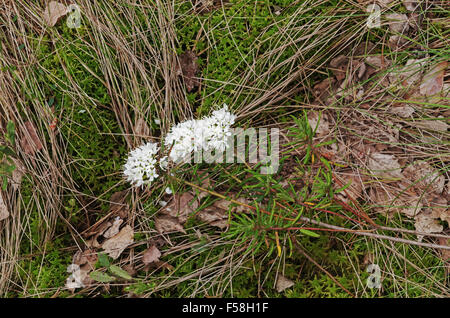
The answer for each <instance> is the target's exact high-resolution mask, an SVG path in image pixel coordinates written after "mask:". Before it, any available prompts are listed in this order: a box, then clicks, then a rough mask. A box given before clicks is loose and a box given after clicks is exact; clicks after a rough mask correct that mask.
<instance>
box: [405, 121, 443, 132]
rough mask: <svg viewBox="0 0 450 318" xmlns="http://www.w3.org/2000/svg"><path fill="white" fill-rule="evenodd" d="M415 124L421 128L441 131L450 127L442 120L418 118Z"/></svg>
mask: <svg viewBox="0 0 450 318" xmlns="http://www.w3.org/2000/svg"><path fill="white" fill-rule="evenodd" d="M414 124H415V126H418V127H421V128H425V129H429V130H433V131H440V132H446V131H447V130H448V128H449V125H448V124H447V123H446V122H444V121H441V120H420V121H419V120H418V121H416V122H414Z"/></svg>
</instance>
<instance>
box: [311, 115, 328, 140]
mask: <svg viewBox="0 0 450 318" xmlns="http://www.w3.org/2000/svg"><path fill="white" fill-rule="evenodd" d="M308 123H309V125H310V126H311V129H312V130H313V131H314V130H315V131H316V134H315V136H317V137H324V136H327V135H328V134H329V133H330V131H331V129H330V123H329V121H328V116H327V115H326V114H325V113H322V114H320V118H319V112H315V111H310V112H309V113H308ZM316 128H317V129H316Z"/></svg>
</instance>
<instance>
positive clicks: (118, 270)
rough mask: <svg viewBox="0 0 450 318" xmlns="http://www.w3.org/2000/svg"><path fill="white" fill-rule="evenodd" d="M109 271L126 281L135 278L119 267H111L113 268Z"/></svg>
mask: <svg viewBox="0 0 450 318" xmlns="http://www.w3.org/2000/svg"><path fill="white" fill-rule="evenodd" d="M109 270H110V271H111V273H113V274H114V275H116V276H119V277H121V278H123V279H126V280H132V279H133V277H131V275H130V274H128V272H127V271H125V270H123V269H121V268H120V267H119V266H116V265H111V266H110V267H109Z"/></svg>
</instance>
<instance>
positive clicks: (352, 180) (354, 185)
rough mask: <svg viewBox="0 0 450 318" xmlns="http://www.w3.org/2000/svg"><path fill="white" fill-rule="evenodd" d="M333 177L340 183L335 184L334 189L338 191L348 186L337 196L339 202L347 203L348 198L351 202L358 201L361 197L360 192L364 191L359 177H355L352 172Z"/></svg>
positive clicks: (343, 172) (348, 171) (344, 172)
mask: <svg viewBox="0 0 450 318" xmlns="http://www.w3.org/2000/svg"><path fill="white" fill-rule="evenodd" d="M335 176H336V178H338V179H339V181H340V184H337V183H336V184H335V189H339V188H342V187H343V186H346V185H348V184H350V185H349V186H348V187H347V188H346V189H345V190H344V191H341V192H339V193H338V194H337V197H338V198H339V199H340V200H342V201H344V202H348V200H349V198H348V196H350V197H351V198H352V199H353V200H356V199H359V198H360V197H361V195H362V191H363V189H364V185H363V183H362V178H361V176H358V175H356V174H355V173H354V172H353V171H352V170H347V171H342V172H340V173H336V174H335Z"/></svg>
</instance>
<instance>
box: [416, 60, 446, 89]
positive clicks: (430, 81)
mask: <svg viewBox="0 0 450 318" xmlns="http://www.w3.org/2000/svg"><path fill="white" fill-rule="evenodd" d="M447 67H448V62H447V61H444V62H441V63H438V64H437V65H435V66H434V67H433V68H432V69H431V70H430V71H428V72H427V73H426V74H425V75H424V76H423V79H422V83H421V84H420V94H422V95H424V96H432V95H436V94H438V93H440V92H441V91H442V88H443V87H444V74H445V70H446V69H447Z"/></svg>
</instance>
